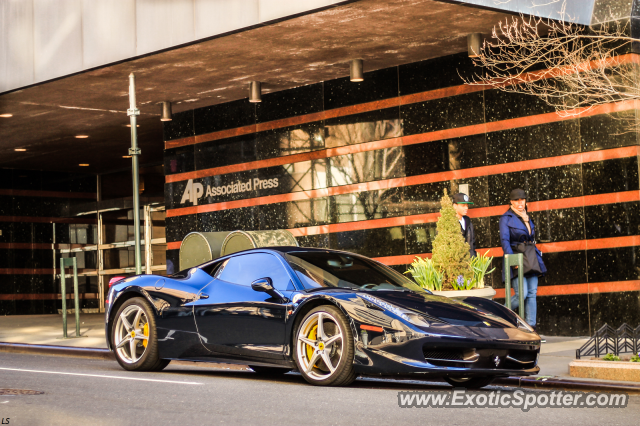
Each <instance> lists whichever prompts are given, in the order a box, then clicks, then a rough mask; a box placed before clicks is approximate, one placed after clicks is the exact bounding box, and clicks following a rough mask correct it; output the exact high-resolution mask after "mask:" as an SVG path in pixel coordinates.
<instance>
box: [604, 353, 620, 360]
mask: <svg viewBox="0 0 640 426" xmlns="http://www.w3.org/2000/svg"><path fill="white" fill-rule="evenodd" d="M602 360H603V361H620V357H619V356H617V355H614V354H606V355H605V356H603V357H602Z"/></svg>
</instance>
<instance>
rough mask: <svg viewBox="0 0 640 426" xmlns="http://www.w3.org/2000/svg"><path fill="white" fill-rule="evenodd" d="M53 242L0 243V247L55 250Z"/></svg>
mask: <svg viewBox="0 0 640 426" xmlns="http://www.w3.org/2000/svg"><path fill="white" fill-rule="evenodd" d="M53 248H54V245H53V244H46V243H0V249H9V250H13V249H27V250H53Z"/></svg>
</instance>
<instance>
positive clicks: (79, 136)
mask: <svg viewBox="0 0 640 426" xmlns="http://www.w3.org/2000/svg"><path fill="white" fill-rule="evenodd" d="M88 137H89V135H76V139H86V138H88Z"/></svg>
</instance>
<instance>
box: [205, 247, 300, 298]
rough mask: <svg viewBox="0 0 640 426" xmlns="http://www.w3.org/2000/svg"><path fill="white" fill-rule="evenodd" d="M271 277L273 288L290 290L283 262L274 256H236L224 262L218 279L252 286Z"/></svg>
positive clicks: (260, 254)
mask: <svg viewBox="0 0 640 426" xmlns="http://www.w3.org/2000/svg"><path fill="white" fill-rule="evenodd" d="M265 277H269V278H271V280H272V281H273V287H274V288H276V289H277V290H280V291H286V290H287V289H289V287H290V285H289V283H290V280H291V279H290V277H289V274H288V273H287V270H286V269H285V268H284V266H282V262H280V260H279V259H278V258H277V257H276V256H275V255H273V254H269V253H251V254H243V255H240V256H235V257H232V258H230V259H228V260H227V261H225V262H224V264H223V265H222V267H221V268H219V269H218V271H217V273H216V278H218V279H220V280H222V281H226V282H229V283H234V284H240V285H246V286H250V285H251V283H252V282H254V281H255V280H257V279H259V278H265Z"/></svg>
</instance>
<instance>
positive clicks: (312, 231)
mask: <svg viewBox="0 0 640 426" xmlns="http://www.w3.org/2000/svg"><path fill="white" fill-rule="evenodd" d="M632 201H640V191H626V192H616V193H610V194H598V195H587V196H583V197H573V198H566V199H559V200H545V201H537V202H532V203H528V205H527V207H528V210H529V211H547V210H560V209H564V208H573V207H582V206H593V205H604V204H614V203H621V202H632ZM508 208H509V207H508V206H507V205H501V206H494V207H479V208H475V209H470V210H469V213H468V215H469V216H470V217H473V218H481V217H489V216H500V215H502V214H504V212H506V211H507V209H508ZM439 216H440V213H427V214H421V215H411V216H399V217H394V218H385V219H372V220H362V221H358V222H346V223H336V224H328V225H320V226H307V227H302V228H291V229H289V231H290V232H291V233H292V234H293V236H295V237H302V236H309V235H320V234H329V233H335V232H348V231H358V230H364V229H377V228H389V227H393V226H403V225H415V224H421V223H433V222H436V221H437V220H438V217H439ZM180 245H181V242H180V241H175V242H170V243H167V250H176V249H179V248H180ZM635 245H638V246H640V237H638V236H627V237H612V238H602V239H593V240H579V241H561V242H554V243H538V248H539V249H540V251H542V252H560V251H577V250H596V249H600V248H614V247H623V246H624V247H628V246H635ZM487 250H489V253H490V255H491V256H495V257H500V256H502V255H503V253H502V248H500V247H495V248H490V249H487ZM409 263H411V262H409Z"/></svg>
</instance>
